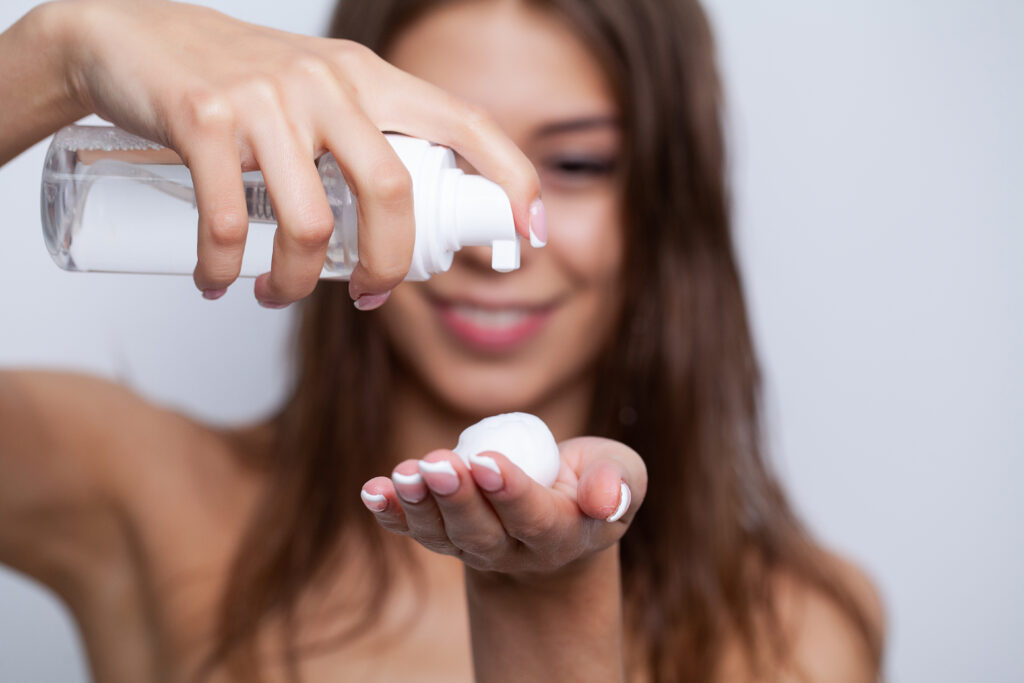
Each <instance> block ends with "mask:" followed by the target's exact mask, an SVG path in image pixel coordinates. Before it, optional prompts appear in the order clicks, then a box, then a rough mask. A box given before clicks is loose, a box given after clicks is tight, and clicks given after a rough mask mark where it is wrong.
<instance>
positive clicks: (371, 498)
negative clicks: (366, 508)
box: [359, 491, 388, 503]
mask: <svg viewBox="0 0 1024 683" xmlns="http://www.w3.org/2000/svg"><path fill="white" fill-rule="evenodd" d="M359 497H360V498H362V499H363V502H364V503H380V502H382V501H385V500H387V499H388V497H387V496H385V495H384V494H383V493H367V492H366V491H360V492H359Z"/></svg>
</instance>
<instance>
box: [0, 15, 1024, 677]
mask: <svg viewBox="0 0 1024 683" xmlns="http://www.w3.org/2000/svg"><path fill="white" fill-rule="evenodd" d="M33 4H35V3H34V2H33V1H32V0H5V2H4V3H3V4H2V6H0V27H6V26H8V25H9V24H11V23H13V22H14V21H15V20H16V19H17V18H18V17H19V16H20V15H21V14H22V13H23V12H25V11H26V10H27V9H29V7H31V6H32V5H33ZM208 4H210V5H213V6H215V7H217V8H219V9H222V10H224V11H227V12H229V13H231V14H235V15H236V16H241V17H244V18H246V19H248V20H251V21H255V22H258V23H265V24H270V25H274V26H277V27H280V28H286V29H290V30H295V31H300V32H307V33H315V32H318V31H319V30H320V29H321V28H322V27H323V26H324V24H325V21H326V17H327V16H328V13H329V8H330V4H331V2H330V0H307V2H305V3H300V4H299V5H297V4H296V3H278V2H270V1H269V0H263V1H253V0H215V1H211V2H209V3H208ZM707 4H708V6H709V9H710V11H711V14H712V17H713V20H714V23H715V26H716V29H717V32H718V35H719V39H720V44H721V49H722V64H723V68H724V72H725V79H726V82H727V86H728V91H729V95H730V102H731V111H730V115H729V130H730V134H731V137H732V142H733V177H734V181H735V187H736V205H737V223H738V229H739V231H738V234H739V241H740V250H741V255H742V260H743V265H744V270H745V277H746V285H747V289H748V293H749V300H750V305H751V308H752V312H753V317H754V321H755V328H756V333H757V337H758V341H759V344H760V349H761V354H762V357H763V360H764V364H765V367H766V372H767V376H768V380H769V386H768V398H769V411H770V417H771V419H772V426H773V444H774V449H775V455H776V459H777V462H778V464H779V467H780V468H781V470H782V471H783V474H784V477H785V479H786V481H787V482H788V484H789V487H790V491H791V493H792V495H793V497H794V499H795V501H796V503H797V505H798V507H799V509H800V510H801V511H802V513H803V514H804V515H805V516H806V518H807V519H808V521H809V523H810V524H811V526H812V527H813V528H814V529H815V530H816V531H817V532H818V533H820V534H821V535H822V537H824V538H825V539H827V540H828V541H829V542H830V543H831V544H832V545H833V546H834V547H836V548H838V549H839V550H841V551H843V552H845V553H847V554H849V555H851V556H853V557H855V558H857V559H858V560H859V561H860V562H861V564H862V565H863V566H864V567H866V568H867V569H868V571H869V572H871V573H872V574H873V575H874V576H875V578H876V579H877V581H878V582H879V584H880V586H881V588H882V590H883V591H884V594H885V597H886V600H887V603H888V609H889V618H890V640H889V645H890V658H889V665H888V673H889V675H890V677H891V678H892V680H895V681H931V682H945V681H948V682H950V683H959V682H961V681H967V680H975V681H1019V680H1024V654H1022V653H1021V651H1020V646H1019V640H1020V637H1021V635H1022V634H1024V616H1022V612H1024V589H1022V588H1021V585H1022V581H1021V579H1022V577H1024V533H1022V531H1021V525H1020V520H1021V517H1022V513H1024V504H1022V502H1021V498H1020V496H1019V495H1018V494H1017V489H1018V488H1019V487H1020V486H1021V484H1022V483H1024V458H1022V457H1021V456H1024V352H1022V351H1021V348H1022V346H1024V276H1022V275H1021V274H1020V272H1019V262H1020V261H1021V259H1022V257H1024V208H1022V204H1024V192H1022V189H1024V134H1022V133H1021V129H1020V127H1021V125H1022V123H1024V87H1022V83H1024V80H1022V79H1024V47H1022V45H1024V3H1021V2H1019V0H933V1H931V2H924V1H923V0H918V1H915V0H857V2H842V3H840V2H827V3H823V2H820V1H817V2H816V1H812V0H802V1H801V0H780V1H778V2H773V3H753V2H740V1H739V0H708V1H707ZM300 5H301V7H302V8H303V9H302V10H301V11H299V9H298V8H299V6H300ZM0 106H3V103H2V102H0ZM44 150H45V145H43V144H41V145H38V146H36V147H35V148H33V149H32V150H30V151H28V152H27V153H25V154H24V155H22V156H21V157H19V158H18V159H16V160H15V161H13V162H11V163H10V164H8V165H7V166H6V167H3V168H0V207H2V219H0V226H2V227H0V230H2V231H3V238H4V248H3V249H0V285H2V290H3V299H4V303H3V304H2V309H0V310H2V313H0V364H3V365H8V366H9V365H22V364H43V365H48V366H55V365H56V366H62V367H73V368H80V369H85V370H88V371H92V372H97V373H100V374H103V375H106V376H109V377H117V378H120V379H121V380H123V381H125V382H127V383H128V384H130V385H131V386H133V387H135V388H136V389H137V390H139V391H140V392H142V393H143V394H145V395H147V396H150V397H153V398H155V399H157V400H162V401H165V402H167V403H169V404H171V405H174V406H175V407H178V408H181V409H184V410H187V411H189V412H191V413H193V414H196V415H200V416H205V417H206V418H207V419H211V420H217V421H231V420H239V419H246V418H250V417H255V416H258V415H260V414H263V413H264V412H266V411H267V410H269V409H271V408H272V407H273V406H274V405H275V404H276V403H277V401H279V400H280V398H281V397H282V396H283V394H284V391H285V384H286V377H287V365H286V361H285V358H286V350H287V349H286V343H285V342H286V338H287V326H288V323H289V319H290V316H289V314H287V313H281V312H271V311H264V310H263V309H261V308H259V307H258V306H256V305H255V304H254V303H253V301H252V299H251V284H249V283H246V284H242V285H236V286H235V287H234V288H232V290H231V291H230V292H229V294H228V295H227V296H226V297H225V298H224V299H223V300H221V301H219V302H216V303H211V302H207V301H204V300H202V299H201V298H200V296H199V294H198V293H197V292H196V291H195V290H194V289H193V287H192V284H191V281H190V280H189V279H188V278H174V277H164V278H159V277H152V276H150V277H139V276H111V275H80V274H68V273H64V272H62V271H59V270H58V269H57V268H56V267H55V266H54V265H53V264H52V263H51V261H50V259H49V257H48V255H47V254H46V251H45V248H44V246H43V242H42V238H41V236H40V231H39V218H38V199H37V197H38V182H39V172H40V169H41V165H42V157H43V152H44ZM554 229H556V230H557V226H555V227H554ZM111 419H116V416H111ZM0 476H2V473H0ZM84 680H87V675H86V673H85V668H84V664H83V661H82V654H81V650H80V648H79V646H78V644H77V642H76V640H75V635H74V631H73V626H72V624H71V623H70V622H69V620H68V618H67V617H66V615H65V614H64V612H63V611H62V609H61V608H60V607H59V605H58V604H57V603H56V602H54V601H53V600H52V599H51V598H50V597H48V596H47V595H46V594H45V593H43V592H41V591H40V590H39V589H37V588H36V587H34V586H33V585H31V584H30V583H28V582H26V581H25V580H23V579H21V578H19V577H17V576H15V575H13V574H11V573H9V572H4V571H2V570H0V681H3V682H4V683H6V682H8V681H12V682H18V683H20V682H22V681H26V682H32V683H36V682H45V681H61V682H68V681H70V682H74V681H84Z"/></svg>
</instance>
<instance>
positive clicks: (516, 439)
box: [454, 413, 561, 486]
mask: <svg viewBox="0 0 1024 683" xmlns="http://www.w3.org/2000/svg"><path fill="white" fill-rule="evenodd" d="M454 450H455V453H456V454H457V455H458V456H459V457H460V458H462V460H463V462H465V463H466V465H468V466H469V467H470V468H472V463H470V461H469V458H470V456H474V455H479V454H480V453H483V452H484V451H496V452H498V453H501V454H502V455H504V456H505V457H506V458H508V459H509V460H511V461H512V462H513V463H515V464H516V465H517V466H518V467H519V468H520V469H521V470H523V472H526V474H527V475H529V476H530V478H532V479H533V480H534V481H536V482H537V483H539V484H541V485H542V486H551V485H552V484H554V483H555V479H557V478H558V468H559V467H560V464H561V461H560V459H559V456H558V444H557V443H555V437H554V436H552V435H551V430H549V429H548V426H547V425H546V424H544V421H543V420H541V419H540V418H539V417H536V416H535V415H530V414H529V413H504V414H502V415H494V416H492V417H487V418H484V419H483V420H480V421H479V422H477V423H476V424H475V425H473V426H471V427H467V428H466V429H465V430H463V432H462V434H460V435H459V443H458V445H457V446H455V449H454Z"/></svg>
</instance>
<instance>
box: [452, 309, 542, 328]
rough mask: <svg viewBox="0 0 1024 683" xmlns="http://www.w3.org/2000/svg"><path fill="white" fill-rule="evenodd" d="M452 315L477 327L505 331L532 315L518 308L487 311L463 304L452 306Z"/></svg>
mask: <svg viewBox="0 0 1024 683" xmlns="http://www.w3.org/2000/svg"><path fill="white" fill-rule="evenodd" d="M451 310H452V313H454V314H455V315H457V316H459V317H460V318H464V319H466V320H467V321H468V322H471V323H472V324H474V325H476V326H477V327H489V328H491V329H495V330H504V329H508V328H510V327H515V326H516V325H519V324H520V323H522V322H523V321H524V320H526V318H528V317H529V315H530V313H529V312H528V311H524V310H522V309H518V308H502V309H485V308H477V307H475V306H466V305H463V304H460V305H457V306H452V309H451Z"/></svg>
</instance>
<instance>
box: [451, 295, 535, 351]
mask: <svg viewBox="0 0 1024 683" xmlns="http://www.w3.org/2000/svg"><path fill="white" fill-rule="evenodd" d="M433 304H434V306H435V308H436V309H437V313H438V317H439V319H440V320H441V323H442V324H443V325H444V327H445V329H447V330H448V332H449V333H451V334H452V336H454V337H455V338H456V339H457V340H458V341H460V342H461V343H462V344H464V345H466V346H468V347H469V348H471V349H474V350H477V351H485V352H491V353H496V352H503V351H511V350H513V349H515V348H517V347H519V346H521V345H523V344H525V343H526V342H527V341H529V340H530V339H532V338H533V337H534V336H536V335H537V333H538V332H540V330H541V328H542V327H543V326H544V323H546V322H547V321H548V318H550V317H551V313H552V312H553V307H550V306H549V307H544V308H525V307H522V308H521V307H514V306H509V307H491V306H481V305H475V306H473V307H474V308H479V309H480V310H484V311H498V310H512V311H515V312H516V313H517V314H519V315H520V316H521V317H520V318H519V319H518V320H517V321H515V322H514V323H512V324H503V325H489V324H484V323H482V322H481V321H479V320H474V319H472V317H471V316H468V315H466V314H465V313H464V312H462V311H459V310H458V309H459V306H458V305H457V304H455V303H453V302H448V301H439V300H436V299H435V300H434V301H433ZM467 305H468V304H467Z"/></svg>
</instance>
